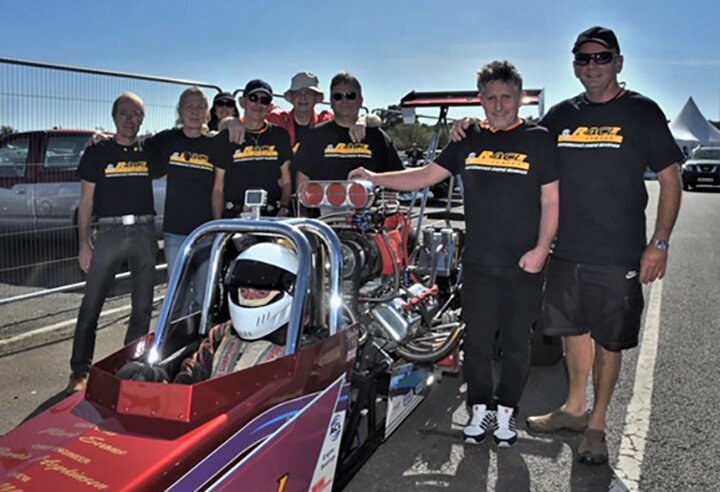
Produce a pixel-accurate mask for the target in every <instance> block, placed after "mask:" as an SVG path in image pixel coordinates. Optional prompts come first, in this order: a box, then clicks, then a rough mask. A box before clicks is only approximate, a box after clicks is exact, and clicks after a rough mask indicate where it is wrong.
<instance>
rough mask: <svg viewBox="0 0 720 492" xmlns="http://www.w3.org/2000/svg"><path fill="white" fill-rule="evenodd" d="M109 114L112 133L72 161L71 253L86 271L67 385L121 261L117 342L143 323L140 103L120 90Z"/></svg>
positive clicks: (81, 381)
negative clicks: (124, 317) (78, 186)
mask: <svg viewBox="0 0 720 492" xmlns="http://www.w3.org/2000/svg"><path fill="white" fill-rule="evenodd" d="M112 116H113V120H114V122H115V127H116V128H117V132H116V133H115V136H114V138H112V139H108V140H104V141H101V142H100V143H98V144H96V145H92V146H90V147H88V148H87V149H86V150H85V153H84V154H83V156H82V158H81V159H80V165H79V167H78V175H79V176H80V179H81V180H82V181H81V182H82V191H81V196H80V205H79V207H78V242H79V253H78V261H79V263H80V268H82V270H83V271H85V272H87V274H88V276H87V282H86V284H85V295H84V297H83V300H82V303H81V305H80V311H79V313H78V319H77V326H76V327H75V335H74V337H73V348H72V358H71V360H70V366H71V369H72V373H71V374H70V381H69V382H68V387H67V392H68V393H72V392H74V391H79V390H82V389H84V388H85V386H86V384H87V378H88V372H89V370H90V365H91V364H92V358H93V352H94V351H95V332H96V330H97V322H98V317H99V316H100V310H101V309H102V306H103V303H104V302H105V297H106V296H107V293H108V291H109V290H110V287H111V286H112V283H113V279H114V278H115V274H116V273H117V271H118V270H119V269H120V265H122V263H123V262H125V261H127V263H128V266H129V267H130V281H131V296H132V312H131V314H130V321H129V323H128V329H127V333H126V335H125V342H124V343H125V345H127V344H128V343H130V342H131V341H133V340H135V339H136V338H138V337H140V336H142V335H145V334H146V333H147V332H148V329H149V327H150V316H151V313H152V294H153V277H154V273H155V254H156V252H157V240H156V238H155V209H154V205H153V194H152V176H151V170H150V167H149V165H148V160H147V158H146V156H145V152H144V151H143V150H142V148H141V147H140V144H138V142H137V133H138V131H139V130H140V125H142V122H143V118H144V116H145V106H144V104H143V101H142V99H140V98H139V97H138V96H137V95H135V94H133V93H131V92H126V93H125V94H123V95H121V96H120V97H118V98H117V99H116V100H115V102H114V104H113V107H112ZM92 217H94V218H95V219H96V221H97V235H96V238H95V246H94V248H93V246H92V245H91V244H90V222H91V218H92Z"/></svg>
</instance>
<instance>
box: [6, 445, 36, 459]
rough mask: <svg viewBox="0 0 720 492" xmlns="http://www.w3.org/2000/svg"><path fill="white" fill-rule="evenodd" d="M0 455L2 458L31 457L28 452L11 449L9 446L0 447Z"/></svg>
mask: <svg viewBox="0 0 720 492" xmlns="http://www.w3.org/2000/svg"><path fill="white" fill-rule="evenodd" d="M0 456H2V457H3V458H12V459H14V460H23V461H24V460H29V459H30V458H32V456H31V455H29V454H28V453H23V452H22V451H13V450H12V449H10V448H0Z"/></svg>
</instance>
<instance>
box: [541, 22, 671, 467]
mask: <svg viewBox="0 0 720 492" xmlns="http://www.w3.org/2000/svg"><path fill="white" fill-rule="evenodd" d="M572 52H573V54H574V61H573V69H574V72H575V76H576V77H577V78H578V79H579V80H580V82H581V83H582V85H583V86H584V88H585V92H584V93H582V94H580V95H578V96H575V97H573V98H571V99H568V100H566V101H563V102H561V103H559V104H557V105H556V106H554V107H552V108H551V109H550V111H549V112H548V113H547V115H546V116H545V117H544V118H543V119H542V121H541V122H540V124H541V125H543V126H545V127H547V128H548V129H549V130H550V132H551V133H552V134H553V135H554V136H555V137H556V139H557V150H558V163H559V169H560V182H561V186H560V222H559V228H558V235H557V239H556V244H555V248H554V251H553V254H552V258H551V260H550V262H549V264H548V269H547V281H546V282H547V283H546V287H545V302H544V307H543V326H544V331H545V333H546V334H547V335H552V336H560V335H562V336H563V337H564V341H565V354H566V361H567V366H568V374H569V379H570V381H569V394H568V397H567V400H566V401H565V403H564V404H563V405H562V406H561V407H560V408H558V409H556V410H554V411H552V412H550V413H548V414H545V415H538V416H534V417H529V418H528V419H527V424H528V427H529V429H530V430H533V431H538V432H555V431H558V430H561V429H566V430H573V431H580V432H582V431H584V432H585V434H584V437H583V440H582V442H581V444H580V446H579V448H578V455H579V456H578V457H579V460H580V461H581V462H583V463H594V464H599V463H605V462H606V461H607V460H608V450H607V444H606V439H605V426H606V422H605V420H606V413H607V409H608V406H609V404H610V400H611V397H612V393H613V390H614V387H615V384H616V382H617V379H618V375H619V372H620V364H621V358H622V350H625V349H629V348H632V347H635V346H637V344H638V333H639V331H640V319H641V315H642V310H643V306H644V301H643V294H642V288H641V283H648V282H652V281H654V280H657V279H662V278H663V276H664V275H665V269H666V265H667V255H668V241H669V239H670V233H671V231H672V229H673V226H674V224H675V219H676V217H677V213H678V210H679V206H680V193H681V192H680V189H681V188H680V179H679V176H678V165H677V163H679V162H681V160H682V152H681V151H680V149H679V148H678V146H677V144H676V143H675V141H674V140H673V138H672V135H671V134H670V131H669V129H668V126H667V120H666V119H665V115H664V114H663V112H662V110H661V109H660V108H659V107H658V105H657V104H655V103H654V102H653V101H651V100H650V99H648V98H646V97H644V96H642V95H640V94H638V93H637V92H634V91H630V90H626V89H625V87H624V85H623V84H620V83H619V82H618V79H617V77H618V74H619V73H620V71H621V70H622V68H623V63H624V60H623V56H622V55H621V54H620V45H619V43H618V40H617V38H616V36H615V34H614V33H613V31H612V30H610V29H607V28H604V27H599V26H597V27H592V28H590V29H587V30H586V31H583V32H582V33H580V35H579V36H578V37H577V40H576V41H575V44H574V46H573V50H572ZM646 167H649V168H650V169H652V170H653V171H655V172H656V173H657V177H658V181H659V183H660V194H659V199H658V211H657V219H656V222H655V229H654V232H653V235H652V239H651V240H650V242H649V243H648V242H647V241H646V236H645V206H646V204H647V200H648V195H647V191H646V188H645V182H644V180H643V172H644V171H645V169H646ZM591 369H592V370H593V385H594V390H595V392H594V394H595V398H594V402H593V406H592V410H591V412H590V413H589V414H588V413H587V402H586V386H587V382H588V378H589V375H590V371H591Z"/></svg>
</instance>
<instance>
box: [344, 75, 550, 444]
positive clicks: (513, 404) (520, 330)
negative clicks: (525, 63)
mask: <svg viewBox="0 0 720 492" xmlns="http://www.w3.org/2000/svg"><path fill="white" fill-rule="evenodd" d="M478 89H479V90H480V96H481V97H482V101H483V108H484V110H485V114H486V115H487V121H486V122H482V124H478V125H474V126H473V127H472V128H469V129H468V131H467V133H468V136H467V138H466V139H464V140H463V141H461V142H459V143H450V144H449V145H448V146H447V147H446V148H445V149H444V150H443V152H442V153H441V154H440V156H439V157H438V158H437V159H436V160H435V162H432V163H431V164H430V165H428V166H425V167H422V168H414V169H408V170H405V171H400V172H391V173H382V174H377V173H374V172H372V171H369V170H367V169H364V168H361V169H358V170H355V171H353V172H351V173H350V178H360V179H369V180H371V181H373V182H374V183H375V184H377V185H380V186H387V187H389V188H393V189H397V190H401V191H410V190H415V189H419V188H423V187H425V186H429V185H432V184H435V183H438V182H440V181H442V180H444V179H446V178H448V177H449V176H450V175H451V174H456V173H461V174H462V177H463V182H464V193H465V196H464V199H465V216H466V232H467V235H466V243H465V248H464V253H463V269H464V273H463V275H464V277H463V295H462V298H463V319H464V320H465V322H466V323H467V330H466V333H465V341H464V352H465V359H464V363H463V364H464V367H463V373H464V375H465V380H466V382H467V387H468V391H467V394H468V404H469V405H470V406H471V408H472V416H471V419H470V422H469V424H468V425H467V426H466V427H465V428H464V430H463V434H464V436H465V439H466V440H468V441H471V442H478V441H481V440H482V439H484V438H485V436H486V435H487V433H489V432H492V433H493V437H494V440H495V442H496V443H497V444H498V445H499V446H510V445H512V444H513V443H514V442H515V441H516V439H517V431H516V428H515V416H516V413H517V405H518V402H519V400H520V396H521V395H522V392H523V389H524V386H525V381H526V379H527V373H528V369H529V366H530V330H531V326H532V324H533V322H534V321H536V320H537V319H538V318H539V316H540V297H541V290H542V280H543V276H542V273H541V272H542V269H543V266H544V264H545V259H546V258H547V255H548V251H549V250H550V245H551V242H552V239H553V237H554V236H555V231H556V228H557V220H558V181H557V170H556V165H555V147H554V142H553V139H552V137H551V136H550V134H549V133H548V131H547V130H546V129H545V128H542V127H538V126H535V125H529V124H527V123H525V122H524V121H523V120H521V119H520V118H519V117H518V109H519V107H520V97H521V94H522V78H521V76H520V73H519V72H518V71H517V69H516V68H515V67H514V66H513V65H512V64H510V63H509V62H507V61H504V62H499V61H495V62H492V63H490V64H488V65H486V66H484V67H483V68H482V69H481V70H480V72H479V74H478ZM496 333H499V341H500V346H501V349H502V362H501V374H500V381H499V383H498V385H497V387H495V386H494V383H493V374H492V356H493V342H494V339H495V334H496Z"/></svg>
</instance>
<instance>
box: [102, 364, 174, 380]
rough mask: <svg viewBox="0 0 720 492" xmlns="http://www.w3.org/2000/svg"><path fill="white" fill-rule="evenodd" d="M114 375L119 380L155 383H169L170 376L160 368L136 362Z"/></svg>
mask: <svg viewBox="0 0 720 492" xmlns="http://www.w3.org/2000/svg"><path fill="white" fill-rule="evenodd" d="M115 375H116V376H117V377H119V378H120V379H129V380H131V381H153V382H156V383H166V382H168V381H170V376H168V373H167V372H166V371H165V369H163V368H162V367H157V366H151V365H149V364H146V363H145V362H138V361H132V362H128V363H127V364H125V365H124V366H122V367H121V368H120V370H119V371H118V372H116V373H115Z"/></svg>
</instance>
